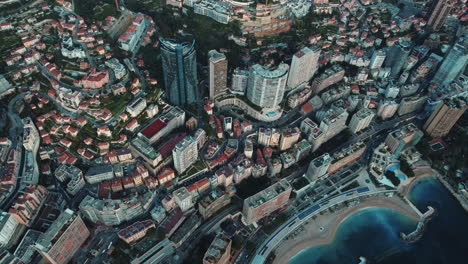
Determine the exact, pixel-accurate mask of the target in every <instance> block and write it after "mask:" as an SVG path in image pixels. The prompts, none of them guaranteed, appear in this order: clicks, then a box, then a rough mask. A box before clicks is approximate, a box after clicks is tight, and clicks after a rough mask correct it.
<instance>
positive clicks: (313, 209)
mask: <svg viewBox="0 0 468 264" xmlns="http://www.w3.org/2000/svg"><path fill="white" fill-rule="evenodd" d="M389 192H396V190H383V191H370V190H369V188H367V187H358V188H355V189H351V190H348V191H345V192H343V193H340V194H337V195H335V196H332V197H329V198H325V199H322V200H320V201H319V202H317V203H315V204H313V205H311V206H309V207H308V208H306V209H304V210H302V211H301V212H300V213H299V214H297V215H295V216H294V217H293V218H291V219H289V220H288V221H287V222H286V223H284V224H283V225H281V226H280V227H279V228H278V229H277V230H276V231H275V232H274V233H273V234H271V235H270V236H269V237H268V238H267V239H266V240H265V241H264V242H263V243H262V245H261V246H260V247H258V249H257V251H256V254H255V257H254V258H253V260H252V261H251V262H250V263H252V264H263V263H265V260H266V258H267V257H268V256H269V255H270V253H271V252H272V251H273V250H274V249H275V248H276V247H277V246H278V245H279V243H280V242H281V241H283V239H284V238H285V237H287V236H288V235H289V234H290V233H291V232H292V231H294V230H295V229H296V228H298V227H299V226H301V225H302V224H303V223H304V222H306V221H307V220H309V219H310V218H311V217H312V216H314V215H316V214H318V213H320V212H321V211H324V210H327V209H328V208H330V207H332V206H334V205H335V204H338V203H342V202H345V201H349V200H354V199H356V198H359V197H362V196H368V195H377V194H384V193H389Z"/></svg>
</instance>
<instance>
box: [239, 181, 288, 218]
mask: <svg viewBox="0 0 468 264" xmlns="http://www.w3.org/2000/svg"><path fill="white" fill-rule="evenodd" d="M291 190H292V187H291V185H290V184H289V182H288V181H287V180H286V179H282V180H281V181H279V182H277V183H275V184H273V185H271V186H270V187H268V188H266V189H265V190H263V191H260V192H259V193H257V194H255V195H252V196H250V197H248V198H247V199H245V200H244V207H243V210H242V215H243V218H244V220H245V223H246V224H247V225H251V224H253V223H255V222H258V221H259V220H260V219H262V218H263V217H265V216H268V215H270V214H271V213H273V212H274V211H276V210H278V209H280V208H282V207H284V206H285V205H286V204H287V203H288V201H289V196H290V195H291Z"/></svg>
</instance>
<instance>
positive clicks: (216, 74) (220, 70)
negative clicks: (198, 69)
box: [208, 50, 228, 99]
mask: <svg viewBox="0 0 468 264" xmlns="http://www.w3.org/2000/svg"><path fill="white" fill-rule="evenodd" d="M208 57H209V64H210V83H209V85H210V98H211V99H213V98H215V97H216V96H218V95H220V94H222V93H224V92H225V91H226V89H227V70H228V61H227V59H226V56H224V54H223V53H221V52H218V51H216V50H210V51H209V52H208Z"/></svg>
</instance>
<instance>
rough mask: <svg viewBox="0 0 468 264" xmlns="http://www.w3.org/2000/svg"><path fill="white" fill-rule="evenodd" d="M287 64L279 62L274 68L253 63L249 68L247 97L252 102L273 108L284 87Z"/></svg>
mask: <svg viewBox="0 0 468 264" xmlns="http://www.w3.org/2000/svg"><path fill="white" fill-rule="evenodd" d="M288 70H289V66H288V65H287V64H284V63H281V64H280V65H278V67H276V68H274V69H268V68H265V67H263V66H261V65H259V64H255V65H253V66H252V67H251V68H250V74H249V80H248V84H247V99H249V101H250V102H252V103H253V104H255V105H257V106H259V107H264V108H273V107H276V106H277V105H279V104H280V103H281V101H282V100H283V96H284V91H285V87H286V80H287V77H288Z"/></svg>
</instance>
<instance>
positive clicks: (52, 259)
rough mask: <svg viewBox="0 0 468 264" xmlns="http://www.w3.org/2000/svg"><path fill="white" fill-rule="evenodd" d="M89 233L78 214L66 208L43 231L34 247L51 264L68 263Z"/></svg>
mask: <svg viewBox="0 0 468 264" xmlns="http://www.w3.org/2000/svg"><path fill="white" fill-rule="evenodd" d="M89 235H90V233H89V230H88V228H87V227H86V225H85V223H84V222H83V220H82V219H81V217H80V215H79V214H76V213H75V212H73V211H72V210H70V209H66V210H65V211H64V212H62V213H61V214H60V216H59V217H58V218H57V219H56V220H55V221H54V222H53V223H52V225H51V226H50V227H49V228H48V229H47V231H46V232H45V233H43V234H42V235H41V236H40V237H39V239H38V241H37V242H36V244H35V245H34V248H35V249H36V250H37V251H38V252H39V253H40V254H41V255H42V256H43V257H44V259H45V260H46V261H47V262H49V263H52V264H65V263H68V262H69V261H70V260H71V258H72V257H73V255H75V253H76V251H78V249H79V248H80V247H81V245H83V243H84V242H85V241H86V239H88V237H89Z"/></svg>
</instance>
